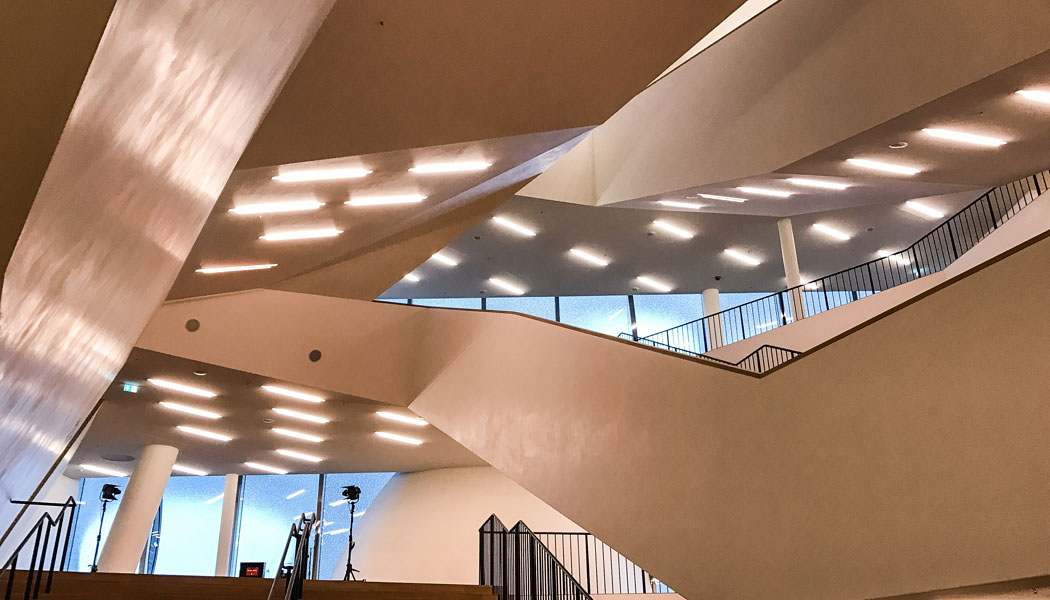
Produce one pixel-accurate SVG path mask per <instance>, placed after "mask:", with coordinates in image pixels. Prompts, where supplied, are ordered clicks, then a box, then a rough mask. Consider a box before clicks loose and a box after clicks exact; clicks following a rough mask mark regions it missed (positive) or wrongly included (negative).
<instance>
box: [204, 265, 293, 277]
mask: <svg viewBox="0 0 1050 600" xmlns="http://www.w3.org/2000/svg"><path fill="white" fill-rule="evenodd" d="M276 266H277V263H265V264H259V265H235V266H230V267H202V268H200V269H197V272H198V273H203V274H204V275H212V274H214V273H237V272H239V271H262V270H264V269H272V268H274V267H276Z"/></svg>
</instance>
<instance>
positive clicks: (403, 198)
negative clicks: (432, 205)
mask: <svg viewBox="0 0 1050 600" xmlns="http://www.w3.org/2000/svg"><path fill="white" fill-rule="evenodd" d="M426 199H427V197H426V196H423V195H421V194H401V195H399V196H359V197H357V198H351V199H349V200H347V201H346V204H349V205H350V206H384V205H387V204H417V203H419V202H422V201H424V200H426Z"/></svg>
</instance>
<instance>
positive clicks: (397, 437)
mask: <svg viewBox="0 0 1050 600" xmlns="http://www.w3.org/2000/svg"><path fill="white" fill-rule="evenodd" d="M376 435H378V436H379V437H381V438H386V439H388V440H393V441H395V442H401V443H402V444H411V445H413V446H418V445H420V444H422V443H423V440H417V439H416V438H411V437H408V436H407V435H401V434H398V433H390V432H389V431H377V432H376Z"/></svg>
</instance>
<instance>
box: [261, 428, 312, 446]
mask: <svg viewBox="0 0 1050 600" xmlns="http://www.w3.org/2000/svg"><path fill="white" fill-rule="evenodd" d="M273 432H274V433H276V434H277V435H283V436H284V437H290V438H295V439H297V440H304V441H307V442H313V443H315V444H319V443H321V442H323V441H324V438H323V437H319V436H316V435H310V434H309V433H303V432H301V431H295V430H294V429H285V428H283V427H274V428H273Z"/></svg>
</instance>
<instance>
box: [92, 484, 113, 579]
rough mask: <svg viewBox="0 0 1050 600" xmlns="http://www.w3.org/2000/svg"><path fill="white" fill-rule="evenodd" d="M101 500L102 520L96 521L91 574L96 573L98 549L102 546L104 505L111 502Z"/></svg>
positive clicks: (104, 516) (104, 517) (104, 519)
mask: <svg viewBox="0 0 1050 600" xmlns="http://www.w3.org/2000/svg"><path fill="white" fill-rule="evenodd" d="M99 499H100V500H102V518H101V519H99V521H98V536H97V537H95V558H94V560H92V561H91V572H92V573H97V572H98V549H99V546H101V545H102V525H103V524H104V523H105V522H106V505H107V504H109V503H110V502H112V500H106V499H105V498H99Z"/></svg>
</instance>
